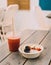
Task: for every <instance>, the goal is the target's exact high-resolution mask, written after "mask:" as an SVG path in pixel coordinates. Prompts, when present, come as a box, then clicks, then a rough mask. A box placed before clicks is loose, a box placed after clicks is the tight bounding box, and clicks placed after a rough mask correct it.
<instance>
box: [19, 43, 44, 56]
mask: <svg viewBox="0 0 51 65" xmlns="http://www.w3.org/2000/svg"><path fill="white" fill-rule="evenodd" d="M25 45H26V44H22V45H20V47H19V49H18V50H19V52H20V53H22V54H27V55H31V54H38V53H41V52H42V51H43V49H44V48H43V46H42V45H39V44H33V45H35V46H40V47H41V51H39V52H37V53H25V52H24V51H22V50H21V48H22V46H25Z"/></svg>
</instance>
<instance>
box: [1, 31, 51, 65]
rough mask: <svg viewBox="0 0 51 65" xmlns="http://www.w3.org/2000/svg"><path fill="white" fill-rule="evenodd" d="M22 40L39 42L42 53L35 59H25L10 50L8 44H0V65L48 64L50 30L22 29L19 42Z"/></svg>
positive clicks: (49, 57) (50, 46)
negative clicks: (42, 49) (42, 48)
mask: <svg viewBox="0 0 51 65" xmlns="http://www.w3.org/2000/svg"><path fill="white" fill-rule="evenodd" d="M24 42H26V43H29V42H32V43H35V44H41V45H42V46H43V47H44V51H43V53H42V54H41V55H40V56H39V58H36V59H26V58H24V57H23V56H21V55H20V53H19V52H10V51H9V49H8V44H7V43H4V44H3V45H2V46H0V65H50V62H51V31H45V30H35V31H34V30H24V31H23V32H22V33H21V43H20V45H21V44H23V43H24Z"/></svg>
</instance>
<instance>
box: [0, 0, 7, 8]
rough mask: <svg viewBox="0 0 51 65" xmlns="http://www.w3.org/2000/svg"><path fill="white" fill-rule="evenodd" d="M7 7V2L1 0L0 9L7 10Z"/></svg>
mask: <svg viewBox="0 0 51 65" xmlns="http://www.w3.org/2000/svg"><path fill="white" fill-rule="evenodd" d="M6 7H7V0H0V8H4V9H5V8H6Z"/></svg>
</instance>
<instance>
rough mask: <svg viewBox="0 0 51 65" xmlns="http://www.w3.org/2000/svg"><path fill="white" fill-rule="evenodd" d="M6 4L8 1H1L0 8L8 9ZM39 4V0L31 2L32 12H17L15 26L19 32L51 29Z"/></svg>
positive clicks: (31, 0)
mask: <svg viewBox="0 0 51 65" xmlns="http://www.w3.org/2000/svg"><path fill="white" fill-rule="evenodd" d="M6 2H7V0H0V7H3V8H6V7H7V3H6ZM38 2H39V0H30V10H27V11H26V10H22V11H17V13H16V15H15V26H16V29H17V30H24V29H43V30H44V29H49V27H48V25H47V23H46V20H45V19H44V16H43V14H42V11H41V9H40V7H39V5H38ZM3 5H4V6H3Z"/></svg>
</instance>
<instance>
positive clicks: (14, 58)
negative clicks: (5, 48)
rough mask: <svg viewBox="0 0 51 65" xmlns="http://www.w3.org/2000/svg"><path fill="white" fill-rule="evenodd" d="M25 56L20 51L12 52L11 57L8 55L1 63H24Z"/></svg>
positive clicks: (15, 64)
mask: <svg viewBox="0 0 51 65" xmlns="http://www.w3.org/2000/svg"><path fill="white" fill-rule="evenodd" d="M25 60H26V59H25V58H23V57H22V56H21V55H19V53H18V52H14V53H12V54H11V55H10V56H9V57H7V58H6V59H5V60H4V61H3V62H2V63H1V65H23V63H24V62H25Z"/></svg>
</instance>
